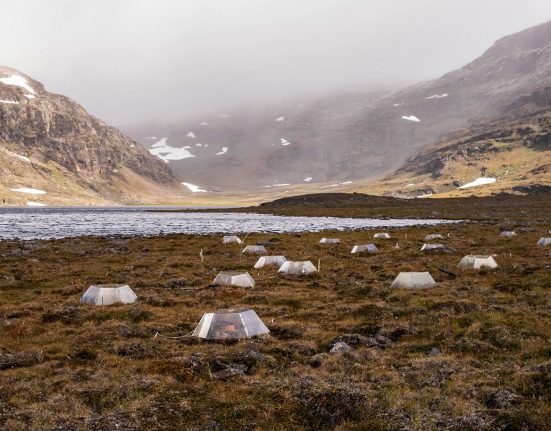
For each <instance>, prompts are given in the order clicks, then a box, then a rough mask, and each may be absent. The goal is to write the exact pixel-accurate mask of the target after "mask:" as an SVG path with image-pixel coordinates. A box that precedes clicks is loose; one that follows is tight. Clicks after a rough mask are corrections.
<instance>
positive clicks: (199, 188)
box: [182, 182, 208, 193]
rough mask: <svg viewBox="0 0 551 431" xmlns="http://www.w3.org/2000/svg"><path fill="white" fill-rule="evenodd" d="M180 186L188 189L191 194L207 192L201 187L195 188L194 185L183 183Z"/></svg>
mask: <svg viewBox="0 0 551 431" xmlns="http://www.w3.org/2000/svg"><path fill="white" fill-rule="evenodd" d="M182 184H183V185H184V186H186V187H187V188H188V189H189V191H190V192H192V193H206V192H208V190H205V189H202V188H201V187H199V186H196V185H195V184H191V183H186V182H183V183H182Z"/></svg>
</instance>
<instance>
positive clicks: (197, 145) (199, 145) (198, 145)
mask: <svg viewBox="0 0 551 431" xmlns="http://www.w3.org/2000/svg"><path fill="white" fill-rule="evenodd" d="M195 146H196V147H202V146H203V144H195Z"/></svg>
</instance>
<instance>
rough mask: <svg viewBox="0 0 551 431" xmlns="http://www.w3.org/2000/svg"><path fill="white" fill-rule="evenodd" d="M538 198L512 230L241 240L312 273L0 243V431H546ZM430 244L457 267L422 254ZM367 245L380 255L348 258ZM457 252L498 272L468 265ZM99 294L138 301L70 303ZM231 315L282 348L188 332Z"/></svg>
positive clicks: (190, 242)
mask: <svg viewBox="0 0 551 431" xmlns="http://www.w3.org/2000/svg"><path fill="white" fill-rule="evenodd" d="M515 199H516V198H515ZM512 201H514V199H513V200H512ZM512 201H511V202H512ZM480 202H483V201H480ZM488 202H489V204H488V205H489V207H488V208H487V210H488V212H489V213H492V214H494V215H495V216H496V217H497V216H498V214H499V213H496V212H495V211H493V209H494V208H493V207H492V205H493V203H492V201H488ZM534 202H535V201H534ZM545 202H549V200H548V199H541V200H540V204H541V205H540V206H537V205H536V204H535V203H534V205H533V206H532V205H526V206H525V211H524V213H522V214H520V213H518V214H520V215H519V217H516V218H515V219H510V220H509V221H507V220H506V219H505V218H504V217H501V216H500V217H501V220H500V221H496V220H491V219H485V220H484V219H480V220H478V221H476V222H474V221H471V222H466V223H460V224H454V225H447V226H441V227H438V228H431V227H410V228H400V229H388V232H389V233H390V234H391V236H392V238H393V240H374V239H373V238H372V236H373V231H348V232H324V233H323V234H314V233H304V234H278V235H273V234H251V235H249V236H248V237H247V239H246V244H255V243H257V242H258V243H263V244H265V245H266V247H267V249H268V253H270V254H274V255H284V256H286V257H287V259H293V260H301V261H302V260H311V261H312V262H314V263H315V264H316V266H317V263H318V260H320V266H321V272H320V273H319V274H315V275H311V276H308V277H286V276H282V275H278V274H277V268H275V267H266V268H262V269H258V270H255V269H252V267H253V265H254V263H255V262H256V260H257V259H258V256H254V255H252V256H248V255H243V254H242V253H241V252H240V251H241V250H242V247H243V245H241V246H240V245H235V244H234V245H228V246H226V247H225V246H224V245H223V244H222V237H221V236H188V235H167V236H162V237H151V238H144V237H114V238H104V237H94V238H67V239H58V240H40V241H39V240H34V241H7V240H6V241H1V242H0V324H1V330H0V428H1V429H3V430H21V429H28V430H50V429H52V430H53V429H71V430H73V429H74V430H112V429H119V430H141V429H167V430H168V429H170V430H174V429H186V430H291V429H293V430H295V429H296V430H313V429H316V430H320V429H337V430H458V431H459V430H541V431H543V430H548V429H549V427H550V424H551V307H550V305H549V297H550V293H551V271H550V265H551V257H550V256H549V251H550V249H549V248H542V247H538V246H536V242H537V241H538V239H539V238H540V237H542V236H546V234H547V232H548V229H549V228H550V226H549V218H548V215H549V208H547V212H545V211H543V210H542V209H541V208H542V206H543V207H545V205H549V204H545ZM431 205H436V204H431ZM441 205H445V203H442V204H441ZM454 205H455V204H454ZM513 207H514V205H513V204H511V205H504V206H503V214H509V213H512V212H513V210H512V209H511V208H513ZM532 207H533V208H534V210H533V211H532V210H531V209H530V208H532ZM323 211H325V210H323ZM343 211H344V210H343ZM465 211H467V209H465ZM477 211H478V212H479V213H484V212H485V211H484V210H482V209H481V208H480V207H473V210H472V213H473V214H474V213H476V212H477ZM351 212H352V213H353V214H360V213H361V212H362V210H361V209H360V210H358V211H356V212H354V211H351ZM439 212H440V213H443V212H445V211H444V210H439ZM505 228H506V229H508V230H515V231H516V232H517V236H515V237H514V238H504V237H502V236H500V235H499V233H500V229H505ZM434 232H439V233H442V234H443V236H444V238H443V239H439V240H438V241H439V242H442V243H444V244H445V245H446V246H449V247H450V248H453V249H455V250H457V252H454V253H437V252H436V253H424V252H422V251H420V248H421V246H422V245H423V243H424V242H425V241H424V238H425V236H426V235H427V233H434ZM448 233H449V237H448ZM322 236H328V237H339V238H340V239H341V243H340V244H336V245H332V246H327V245H320V244H318V242H319V240H320V238H321V237H322ZM368 242H374V243H376V245H377V247H378V249H379V251H380V253H379V254H365V255H352V254H351V253H350V252H351V249H352V246H353V245H354V244H362V243H368ZM396 243H398V245H399V248H396ZM201 249H203V261H202V260H201V258H200V257H199V251H200V250H201ZM466 254H477V255H494V258H495V260H496V261H497V263H498V264H499V267H498V268H496V269H493V270H481V271H463V270H459V269H458V268H457V263H458V262H459V261H460V259H461V258H462V257H463V256H464V255H466ZM221 270H240V271H249V273H250V274H251V275H252V276H253V277H254V279H255V280H256V286H255V287H254V288H252V289H251V288H239V287H231V286H212V285H211V284H210V283H211V282H212V280H213V279H214V277H215V276H216V274H217V273H218V272H219V271H221ZM400 271H429V272H430V273H431V274H432V276H433V278H434V279H435V281H436V283H437V286H436V287H434V288H431V289H418V290H413V289H390V288H389V286H390V284H391V283H392V281H393V280H394V278H395V277H396V275H397V274H398V273H399V272H400ZM101 283H124V284H128V285H130V286H131V287H132V289H133V290H134V292H136V294H137V295H138V301H137V302H136V303H134V304H130V305H114V306H109V307H101V306H93V305H90V304H80V303H79V299H80V297H81V295H82V294H83V292H84V291H85V290H86V288H87V287H88V286H89V285H92V284H101ZM231 307H245V308H252V309H254V310H255V311H256V313H257V314H258V315H259V317H260V318H261V319H262V320H263V322H264V323H265V324H266V326H267V327H268V328H269V329H270V330H271V335H270V336H267V337H262V338H256V339H247V340H242V341H237V342H236V341H233V342H226V343H219V342H207V341H201V340H198V339H196V338H192V337H190V336H189V334H190V332H191V331H192V330H193V329H194V328H195V326H196V325H197V323H198V322H199V320H200V319H201V316H202V315H203V313H205V312H210V311H214V310H217V309H222V308H231Z"/></svg>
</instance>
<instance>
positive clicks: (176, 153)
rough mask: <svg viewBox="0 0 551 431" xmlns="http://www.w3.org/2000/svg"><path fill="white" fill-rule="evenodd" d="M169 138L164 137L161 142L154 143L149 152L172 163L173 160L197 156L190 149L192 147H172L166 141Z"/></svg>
mask: <svg viewBox="0 0 551 431" xmlns="http://www.w3.org/2000/svg"><path fill="white" fill-rule="evenodd" d="M167 139H168V138H162V139H161V140H160V141H159V142H156V143H154V144H153V147H152V148H151V149H150V150H149V152H150V153H151V154H153V155H154V156H157V157H158V158H159V159H161V160H162V161H163V162H165V163H170V162H171V161H173V160H183V159H188V158H190V157H195V156H194V155H193V154H191V153H190V152H189V151H188V150H189V148H190V147H183V148H176V147H171V146H170V145H168V144H167V143H166V141H167Z"/></svg>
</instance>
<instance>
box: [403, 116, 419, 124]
mask: <svg viewBox="0 0 551 431" xmlns="http://www.w3.org/2000/svg"><path fill="white" fill-rule="evenodd" d="M402 120H408V121H415V122H416V123H418V122H419V121H421V120H420V119H419V118H417V117H416V116H415V115H403V116H402Z"/></svg>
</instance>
